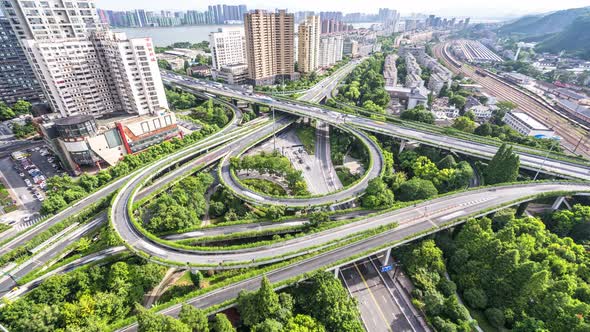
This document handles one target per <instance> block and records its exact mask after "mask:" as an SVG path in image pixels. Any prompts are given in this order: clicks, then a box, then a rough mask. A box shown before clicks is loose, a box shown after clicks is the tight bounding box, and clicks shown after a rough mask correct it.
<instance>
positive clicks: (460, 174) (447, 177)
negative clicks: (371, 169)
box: [362, 139, 474, 208]
mask: <svg viewBox="0 0 590 332" xmlns="http://www.w3.org/2000/svg"><path fill="white" fill-rule="evenodd" d="M381 142H382V145H383V146H382V148H383V150H384V154H385V160H386V171H385V173H384V175H383V177H381V178H376V179H373V180H371V181H370V182H369V186H368V187H367V190H366V192H365V195H364V196H363V198H362V205H363V207H366V208H382V207H389V206H391V204H392V203H393V202H394V201H395V200H398V201H403V202H408V201H415V200H422V199H427V198H430V197H433V196H436V195H437V194H439V193H445V192H449V191H453V190H458V189H461V188H466V187H467V186H469V183H470V180H471V178H472V177H473V176H474V172H473V169H472V167H471V166H470V165H469V163H468V162H467V161H461V162H456V161H455V158H454V157H453V156H452V155H442V154H441V152H440V150H437V149H433V148H428V147H421V148H418V149H416V150H405V151H403V152H402V153H400V154H398V155H397V156H396V158H395V159H396V162H394V160H393V155H394V153H392V151H398V148H397V146H396V145H395V143H393V142H392V141H391V139H384V140H381ZM388 164H391V165H388Z"/></svg>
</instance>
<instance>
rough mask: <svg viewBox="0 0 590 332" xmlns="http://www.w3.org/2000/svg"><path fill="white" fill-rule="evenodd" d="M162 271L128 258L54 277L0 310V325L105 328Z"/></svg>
mask: <svg viewBox="0 0 590 332" xmlns="http://www.w3.org/2000/svg"><path fill="white" fill-rule="evenodd" d="M164 270H165V267H163V266H160V265H156V264H153V263H146V262H145V261H142V260H140V259H139V258H132V259H130V260H128V261H119V262H116V263H113V264H109V265H105V266H92V267H89V268H82V269H78V270H75V271H73V272H71V273H67V274H63V275H57V276H53V277H50V278H49V279H47V280H46V281H44V282H43V283H42V284H41V285H40V286H39V287H38V288H36V289H35V290H33V291H32V292H31V293H30V294H28V295H27V296H25V297H23V298H20V299H19V300H16V301H14V302H11V303H10V302H9V303H7V305H5V306H4V307H2V308H0V323H2V325H4V326H5V327H6V328H8V329H9V330H10V331H13V332H19V331H22V332H36V331H39V332H44V331H56V330H62V331H66V330H67V331H82V330H88V331H103V330H107V326H108V324H110V323H112V322H114V321H116V320H119V319H122V318H125V317H127V316H129V315H130V314H131V312H132V308H133V305H134V303H136V302H141V300H142V298H143V295H144V293H145V292H146V291H148V290H149V289H151V288H152V287H154V286H155V285H156V284H157V283H158V282H159V281H160V279H161V278H162V277H163V275H164Z"/></svg>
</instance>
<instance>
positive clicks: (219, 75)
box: [212, 63, 248, 84]
mask: <svg viewBox="0 0 590 332" xmlns="http://www.w3.org/2000/svg"><path fill="white" fill-rule="evenodd" d="M212 74H213V78H214V79H219V80H223V81H224V82H225V83H227V84H244V83H246V82H247V81H248V65H247V64H245V63H242V64H236V65H228V66H223V67H221V69H220V70H216V71H213V72H212Z"/></svg>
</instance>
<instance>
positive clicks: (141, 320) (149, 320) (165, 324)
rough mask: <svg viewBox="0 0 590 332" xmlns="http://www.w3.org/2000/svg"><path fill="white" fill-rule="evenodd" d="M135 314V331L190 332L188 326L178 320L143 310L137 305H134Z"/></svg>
mask: <svg viewBox="0 0 590 332" xmlns="http://www.w3.org/2000/svg"><path fill="white" fill-rule="evenodd" d="M135 308H136V310H137V311H138V314H137V325H138V326H137V330H138V331H139V332H169V331H175V332H190V331H191V330H190V329H189V327H188V326H186V325H185V324H184V323H182V322H181V321H179V320H176V319H174V318H172V317H170V316H165V315H161V314H157V313H153V312H151V311H148V310H146V309H144V308H143V307H142V306H140V305H139V304H138V305H136V307H135Z"/></svg>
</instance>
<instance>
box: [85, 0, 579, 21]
mask: <svg viewBox="0 0 590 332" xmlns="http://www.w3.org/2000/svg"><path fill="white" fill-rule="evenodd" d="M214 4H227V5H239V4H246V5H247V6H248V8H250V9H274V8H280V9H288V10H289V12H295V11H304V10H312V9H313V10H314V11H316V12H318V11H330V10H334V4H333V3H330V2H324V3H318V2H314V1H308V0H303V1H284V0H282V1H268V0H254V1H242V0H236V1H231V0H228V1H221V2H220V1H217V0H209V1H203V2H200V3H199V4H196V3H193V2H189V1H186V0H170V1H167V2H166V6H165V7H164V6H162V5H161V2H156V1H153V0H144V1H139V0H128V1H125V2H124V3H123V2H121V1H115V0H97V6H98V7H99V8H102V9H109V10H133V9H145V10H153V11H159V10H206V9H207V6H209V5H214ZM384 6H385V7H392V8H396V9H398V10H399V11H400V12H401V13H402V15H411V14H416V13H423V14H427V13H434V14H437V15H442V16H455V17H463V16H465V17H467V16H470V17H477V18H498V19H499V18H510V17H516V16H521V15H527V14H536V13H544V12H550V11H557V10H562V9H566V8H576V7H584V6H590V1H588V0H564V1H560V2H555V1H548V0H540V1H537V2H535V6H534V8H531V6H530V5H529V4H528V3H526V2H522V3H521V2H514V1H509V0H498V1H495V2H493V3H489V2H478V3H474V2H473V1H466V0H449V1H445V2H444V4H442V3H441V2H438V1H434V0H421V1H414V2H411V3H403V2H399V3H392V4H383V3H375V4H367V3H364V2H360V1H354V0H344V1H340V2H339V3H338V10H339V11H341V12H343V13H354V12H363V13H373V12H377V11H378V9H379V8H381V7H384Z"/></svg>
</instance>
